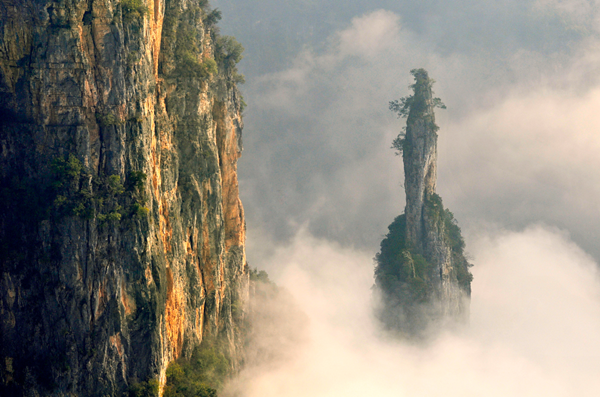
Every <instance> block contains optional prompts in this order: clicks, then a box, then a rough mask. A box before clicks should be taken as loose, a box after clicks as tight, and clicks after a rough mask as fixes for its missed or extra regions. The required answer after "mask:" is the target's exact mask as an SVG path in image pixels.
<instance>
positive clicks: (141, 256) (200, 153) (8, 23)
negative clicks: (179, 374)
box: [0, 0, 248, 396]
mask: <svg viewBox="0 0 600 397" xmlns="http://www.w3.org/2000/svg"><path fill="white" fill-rule="evenodd" d="M219 17H220V15H219V13H218V11H216V10H213V11H211V10H210V9H209V7H208V5H207V3H206V0H152V1H150V0H54V1H46V0H44V1H40V0H0V186H1V187H2V191H1V198H0V395H3V396H4V395H22V394H27V395H40V396H45V395H56V396H63V395H86V396H88V395H89V396H95V395H98V396H100V395H102V396H106V395H111V396H114V395H121V393H122V392H123V391H124V390H126V389H127V387H128V385H130V384H131V383H132V382H135V381H146V380H149V379H159V380H160V383H161V384H164V381H165V370H166V367H167V365H168V363H169V362H170V361H172V360H174V359H176V358H178V357H180V356H182V355H188V354H190V352H191V351H192V350H193V349H194V347H195V346H196V345H198V344H199V343H200V342H201V341H202V340H203V339H204V340H206V339H207V338H209V339H211V340H215V339H218V340H219V341H220V343H222V344H223V345H224V346H225V347H226V349H227V350H228V352H229V354H230V357H232V358H233V360H232V364H231V365H232V366H233V367H235V366H236V365H238V364H237V362H236V358H237V357H239V354H238V350H239V348H240V346H239V345H240V341H241V339H240V337H239V335H238V331H237V328H236V321H237V320H236V319H239V317H240V316H239V313H237V314H236V315H232V307H234V308H235V307H240V304H241V303H243V302H244V301H245V300H246V297H247V293H248V270H247V268H246V261H245V251H244V241H245V223H244V213H243V209H242V205H241V202H240V199H239V196H238V182H237V173H236V167H237V165H236V164H237V160H238V158H239V156H240V153H241V150H242V149H241V130H242V118H241V106H242V103H243V101H242V99H241V97H240V94H239V92H238V90H237V88H236V82H237V81H239V75H237V73H236V69H235V63H236V62H237V61H239V58H240V52H241V47H240V46H239V45H238V44H237V42H235V41H234V40H233V39H231V38H228V37H219V35H218V32H217V31H216V28H215V27H214V24H215V22H216V21H217V20H218V19H219Z"/></svg>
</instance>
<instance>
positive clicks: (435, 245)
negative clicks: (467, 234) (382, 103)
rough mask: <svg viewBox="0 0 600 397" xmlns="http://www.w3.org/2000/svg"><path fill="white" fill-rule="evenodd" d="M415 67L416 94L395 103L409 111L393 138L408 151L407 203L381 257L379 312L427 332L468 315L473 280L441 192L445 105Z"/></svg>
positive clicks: (411, 331)
mask: <svg viewBox="0 0 600 397" xmlns="http://www.w3.org/2000/svg"><path fill="white" fill-rule="evenodd" d="M412 73H413V75H414V77H415V84H414V85H413V86H412V87H413V89H414V95H412V96H409V97H406V98H403V99H402V100H401V101H395V102H392V103H391V104H390V108H391V109H392V110H395V111H397V112H398V113H399V115H400V116H403V117H407V123H406V130H405V133H403V134H400V135H399V137H398V138H397V139H396V140H395V141H394V147H395V148H396V149H397V150H399V151H401V152H402V153H403V160H404V175H405V183H404V185H405V189H406V209H405V214H403V215H401V216H399V217H398V218H396V220H395V221H394V223H392V225H390V228H389V229H390V232H389V234H388V235H387V236H386V238H385V239H384V240H383V241H382V243H381V251H380V253H379V254H377V257H376V261H377V267H376V286H377V289H378V291H379V292H380V293H381V295H382V304H381V307H380V308H379V316H380V318H381V319H382V320H383V322H384V324H386V325H387V326H388V328H390V329H394V330H397V331H399V332H400V333H402V334H405V335H408V336H415V335H420V334H422V333H423V332H424V331H426V329H427V328H428V327H430V326H431V325H432V324H433V323H436V324H439V323H440V322H448V321H464V320H465V319H466V318H467V317H468V305H469V303H468V298H469V296H470V291H471V288H470V284H471V280H472V276H471V274H470V272H469V270H468V268H469V266H470V265H469V263H468V262H467V260H466V258H465V257H464V254H463V250H464V241H463V239H462V236H461V233H460V229H459V228H458V225H457V223H456V221H455V219H454V216H453V214H452V213H451V212H450V211H449V210H447V209H444V207H443V204H442V200H441V198H440V196H438V195H437V194H436V180H437V130H438V127H437V126H436V124H435V114H434V108H435V107H436V106H440V107H444V106H443V105H442V104H441V101H440V100H439V98H433V95H432V91H431V86H432V84H433V81H432V80H430V79H429V77H428V75H427V72H426V71H425V70H423V69H419V70H413V72H412Z"/></svg>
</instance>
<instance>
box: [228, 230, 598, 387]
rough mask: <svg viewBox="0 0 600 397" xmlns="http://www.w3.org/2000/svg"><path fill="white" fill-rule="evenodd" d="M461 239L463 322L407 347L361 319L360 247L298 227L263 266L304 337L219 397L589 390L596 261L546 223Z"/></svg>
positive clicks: (367, 306)
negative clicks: (304, 325)
mask: <svg viewBox="0 0 600 397" xmlns="http://www.w3.org/2000/svg"><path fill="white" fill-rule="evenodd" d="M469 245H470V247H471V249H472V255H473V261H474V263H475V264H476V266H475V267H474V268H473V269H472V270H473V273H474V276H475V281H474V283H473V295H472V307H471V323H470V325H469V326H466V327H465V328H463V329H459V330H455V331H452V332H450V331H448V332H443V333H442V334H440V335H439V337H438V338H437V339H435V340H433V341H431V342H430V343H429V344H426V345H413V344H409V343H406V342H401V341H397V340H393V339H389V338H387V337H386V335H385V334H382V333H381V332H380V331H379V325H378V323H377V322H376V321H375V320H374V319H373V317H372V295H371V286H372V284H373V265H372V259H371V258H372V253H371V252H366V251H362V250H356V249H349V248H344V247H342V246H341V245H339V244H338V243H335V242H333V243H332V242H329V241H326V240H323V239H318V238H315V237H314V236H312V235H311V234H310V233H309V232H307V231H306V230H305V229H304V230H302V231H301V232H300V233H299V234H297V235H296V236H295V237H294V239H293V240H292V241H291V242H290V243H289V244H288V245H285V246H279V247H278V248H275V249H274V250H273V251H271V253H270V254H269V255H268V256H267V259H266V261H265V267H266V268H267V269H269V270H270V271H271V274H272V277H273V278H274V279H275V280H276V281H277V282H278V283H279V284H280V285H282V286H284V287H285V288H287V289H288V290H289V291H290V293H291V294H292V295H293V296H294V298H295V299H296V301H297V302H298V304H299V305H300V307H301V308H302V309H303V310H304V312H305V313H306V314H307V315H308V317H309V323H308V324H309V325H308V329H307V330H306V340H305V341H304V342H300V341H301V340H302V339H296V340H297V341H299V342H298V344H299V345H298V344H296V345H294V348H293V349H290V350H289V353H290V354H289V355H288V356H286V360H283V361H279V362H278V364H277V365H275V366H271V367H267V368H265V367H257V366H255V367H250V368H247V369H246V370H244V372H243V373H242V375H241V377H240V378H239V379H238V380H237V382H234V383H232V384H231V385H230V386H229V389H228V390H226V392H225V393H224V395H227V396H232V395H236V396H244V397H254V396H267V397H268V396H283V397H294V396H306V395H312V396H323V397H324V396H339V395H347V396H364V395H377V396H405V395H406V396H481V395H486V396H507V395H514V396H540V395H544V396H557V397H558V396H561V397H562V396H565V397H566V396H595V395H597V394H598V392H600V380H599V379H598V377H597V368H596V365H595V363H596V362H597V358H598V357H599V356H600V342H599V341H598V338H597V335H598V333H599V332H600V284H599V278H598V271H597V263H596V262H595V261H594V260H593V259H592V258H591V257H590V256H589V255H588V254H586V253H585V252H584V251H583V250H582V249H581V248H580V247H578V246H577V245H576V244H575V243H573V241H572V240H571V239H570V238H569V236H568V234H566V233H565V232H564V231H562V230H559V229H556V228H551V227H547V226H539V225H538V226H530V227H527V228H525V229H523V230H521V231H518V232H515V231H506V230H502V229H498V228H497V229H491V228H485V229H484V228H481V229H478V230H472V231H471V233H469ZM275 325H276V324H275ZM287 335H289V334H287ZM280 337H281V338H283V339H285V338H286V337H288V336H286V334H281V335H280Z"/></svg>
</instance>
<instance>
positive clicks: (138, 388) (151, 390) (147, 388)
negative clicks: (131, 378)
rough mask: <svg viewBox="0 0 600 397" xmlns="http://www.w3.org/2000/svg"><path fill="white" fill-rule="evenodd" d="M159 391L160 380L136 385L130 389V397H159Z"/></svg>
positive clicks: (151, 380)
mask: <svg viewBox="0 0 600 397" xmlns="http://www.w3.org/2000/svg"><path fill="white" fill-rule="evenodd" d="M159 389H160V383H159V381H158V379H150V380H149V381H147V382H139V383H134V384H132V385H131V386H130V387H129V397H158V392H159Z"/></svg>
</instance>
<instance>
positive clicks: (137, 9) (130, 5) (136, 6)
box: [120, 0, 149, 23]
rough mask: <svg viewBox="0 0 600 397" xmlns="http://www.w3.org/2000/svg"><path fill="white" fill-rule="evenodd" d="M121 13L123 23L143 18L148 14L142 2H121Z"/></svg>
mask: <svg viewBox="0 0 600 397" xmlns="http://www.w3.org/2000/svg"><path fill="white" fill-rule="evenodd" d="M120 4H121V12H122V13H123V22H125V23H129V22H133V21H134V20H138V19H141V18H143V17H144V16H145V15H147V14H148V12H149V11H148V7H146V5H145V4H144V2H143V1H142V0H121V3H120Z"/></svg>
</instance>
